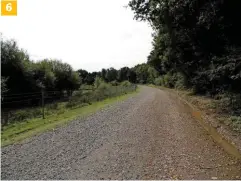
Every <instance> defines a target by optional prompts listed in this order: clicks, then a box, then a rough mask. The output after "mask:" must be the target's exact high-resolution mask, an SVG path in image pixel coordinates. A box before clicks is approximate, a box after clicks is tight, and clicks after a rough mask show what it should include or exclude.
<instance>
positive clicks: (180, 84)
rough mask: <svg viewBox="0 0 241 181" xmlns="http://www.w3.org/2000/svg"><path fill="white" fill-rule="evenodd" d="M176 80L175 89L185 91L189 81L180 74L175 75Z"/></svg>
mask: <svg viewBox="0 0 241 181" xmlns="http://www.w3.org/2000/svg"><path fill="white" fill-rule="evenodd" d="M175 78H176V82H175V88H177V89H184V88H186V84H187V79H186V77H185V76H184V74H182V73H179V72H178V73H177V74H176V75H175Z"/></svg>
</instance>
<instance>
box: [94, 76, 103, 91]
mask: <svg viewBox="0 0 241 181" xmlns="http://www.w3.org/2000/svg"><path fill="white" fill-rule="evenodd" d="M102 82H104V80H103V79H102V78H100V77H96V78H95V82H94V87H95V88H96V89H97V88H98V87H99V86H100V84H101V83H102Z"/></svg>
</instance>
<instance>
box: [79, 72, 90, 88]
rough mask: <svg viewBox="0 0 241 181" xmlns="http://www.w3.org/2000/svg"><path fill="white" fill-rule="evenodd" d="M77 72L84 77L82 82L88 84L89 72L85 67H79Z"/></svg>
mask: <svg viewBox="0 0 241 181" xmlns="http://www.w3.org/2000/svg"><path fill="white" fill-rule="evenodd" d="M77 72H78V74H79V77H80V78H81V79H82V83H83V84H86V83H87V82H88V80H87V78H88V75H89V72H87V71H86V70H83V69H79V70H78V71H77Z"/></svg>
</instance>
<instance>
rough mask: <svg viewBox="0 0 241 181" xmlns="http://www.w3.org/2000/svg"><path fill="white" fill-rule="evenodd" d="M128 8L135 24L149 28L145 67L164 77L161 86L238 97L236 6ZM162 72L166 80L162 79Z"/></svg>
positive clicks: (154, 1) (137, 0)
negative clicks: (150, 44)
mask: <svg viewBox="0 0 241 181" xmlns="http://www.w3.org/2000/svg"><path fill="white" fill-rule="evenodd" d="M129 7H130V8H131V9H132V10H133V11H134V14H135V19H137V20H142V21H148V22H149V23H150V24H151V26H152V27H153V30H154V33H153V49H152V51H151V52H150V55H149V56H148V64H149V65H151V66H153V67H154V68H155V69H156V70H157V71H158V72H159V74H160V75H164V81H165V84H166V86H168V87H174V86H175V87H181V88H184V87H187V88H193V89H194V91H195V92H196V93H202V94H206V93H209V94H211V95H215V94H217V93H219V92H225V91H228V92H235V93H238V94H240V90H241V63H240V57H241V51H240V48H241V47H240V46H241V44H240V42H241V36H239V34H240V30H241V27H240V24H239V21H238V19H237V18H238V17H240V16H241V12H240V7H241V1H220V0H212V1H192V0H172V1H167V0H149V1H144V0H131V1H130V2H129ZM235 37H236V38H235ZM141 72H145V71H144V70H142V71H141ZM168 72H171V75H168V76H165V75H166V74H168ZM137 73H138V72H137ZM176 73H180V74H181V77H180V76H179V75H175V74H176ZM139 74H140V73H139ZM142 76H143V75H142ZM152 80H153V78H150V80H148V82H151V81H152ZM139 82H143V83H145V82H146V80H145V78H141V79H140V80H139Z"/></svg>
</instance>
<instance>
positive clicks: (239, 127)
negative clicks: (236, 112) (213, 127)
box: [229, 116, 241, 132]
mask: <svg viewBox="0 0 241 181" xmlns="http://www.w3.org/2000/svg"><path fill="white" fill-rule="evenodd" d="M229 121H230V122H231V127H232V128H233V129H234V130H235V131H238V132H241V117H240V116H231V117H230V118H229Z"/></svg>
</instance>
